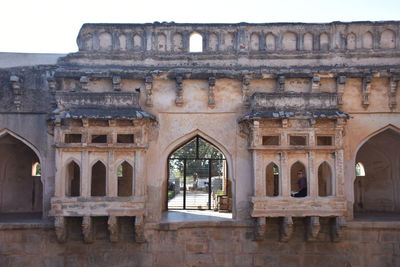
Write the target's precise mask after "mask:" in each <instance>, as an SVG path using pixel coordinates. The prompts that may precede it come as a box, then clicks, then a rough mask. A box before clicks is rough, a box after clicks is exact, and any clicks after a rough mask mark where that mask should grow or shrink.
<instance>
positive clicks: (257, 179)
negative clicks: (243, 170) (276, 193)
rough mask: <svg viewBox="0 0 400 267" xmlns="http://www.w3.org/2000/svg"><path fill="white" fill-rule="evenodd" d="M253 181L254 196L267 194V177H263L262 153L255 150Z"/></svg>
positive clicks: (253, 154)
mask: <svg viewBox="0 0 400 267" xmlns="http://www.w3.org/2000/svg"><path fill="white" fill-rule="evenodd" d="M252 156H253V183H254V196H256V197H261V196H265V193H266V192H265V179H263V178H264V177H263V175H262V174H263V166H262V154H261V153H260V152H258V151H256V150H253V153H252Z"/></svg>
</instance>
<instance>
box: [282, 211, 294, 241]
mask: <svg viewBox="0 0 400 267" xmlns="http://www.w3.org/2000/svg"><path fill="white" fill-rule="evenodd" d="M292 234H293V219H292V216H286V217H283V218H282V221H281V227H280V241H281V242H287V241H289V240H290V238H291V237H292Z"/></svg>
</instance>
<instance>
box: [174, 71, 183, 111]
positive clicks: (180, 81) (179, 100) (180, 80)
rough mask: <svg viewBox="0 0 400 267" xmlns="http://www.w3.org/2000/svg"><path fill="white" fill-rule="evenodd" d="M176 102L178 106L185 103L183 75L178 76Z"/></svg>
mask: <svg viewBox="0 0 400 267" xmlns="http://www.w3.org/2000/svg"><path fill="white" fill-rule="evenodd" d="M175 104H176V105H177V106H182V105H183V77H182V76H176V99H175Z"/></svg>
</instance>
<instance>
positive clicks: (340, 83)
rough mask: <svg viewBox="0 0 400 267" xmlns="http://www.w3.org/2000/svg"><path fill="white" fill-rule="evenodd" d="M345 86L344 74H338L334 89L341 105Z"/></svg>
mask: <svg viewBox="0 0 400 267" xmlns="http://www.w3.org/2000/svg"><path fill="white" fill-rule="evenodd" d="M345 86H346V76H338V77H337V78H336V91H337V95H338V104H339V105H343V94H344V88H345Z"/></svg>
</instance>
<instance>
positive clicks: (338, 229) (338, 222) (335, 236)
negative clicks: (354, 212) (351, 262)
mask: <svg viewBox="0 0 400 267" xmlns="http://www.w3.org/2000/svg"><path fill="white" fill-rule="evenodd" d="M345 227H346V220H345V218H344V217H335V218H333V219H332V220H331V238H332V241H333V242H338V241H340V240H342V238H343V232H344V228H345Z"/></svg>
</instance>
